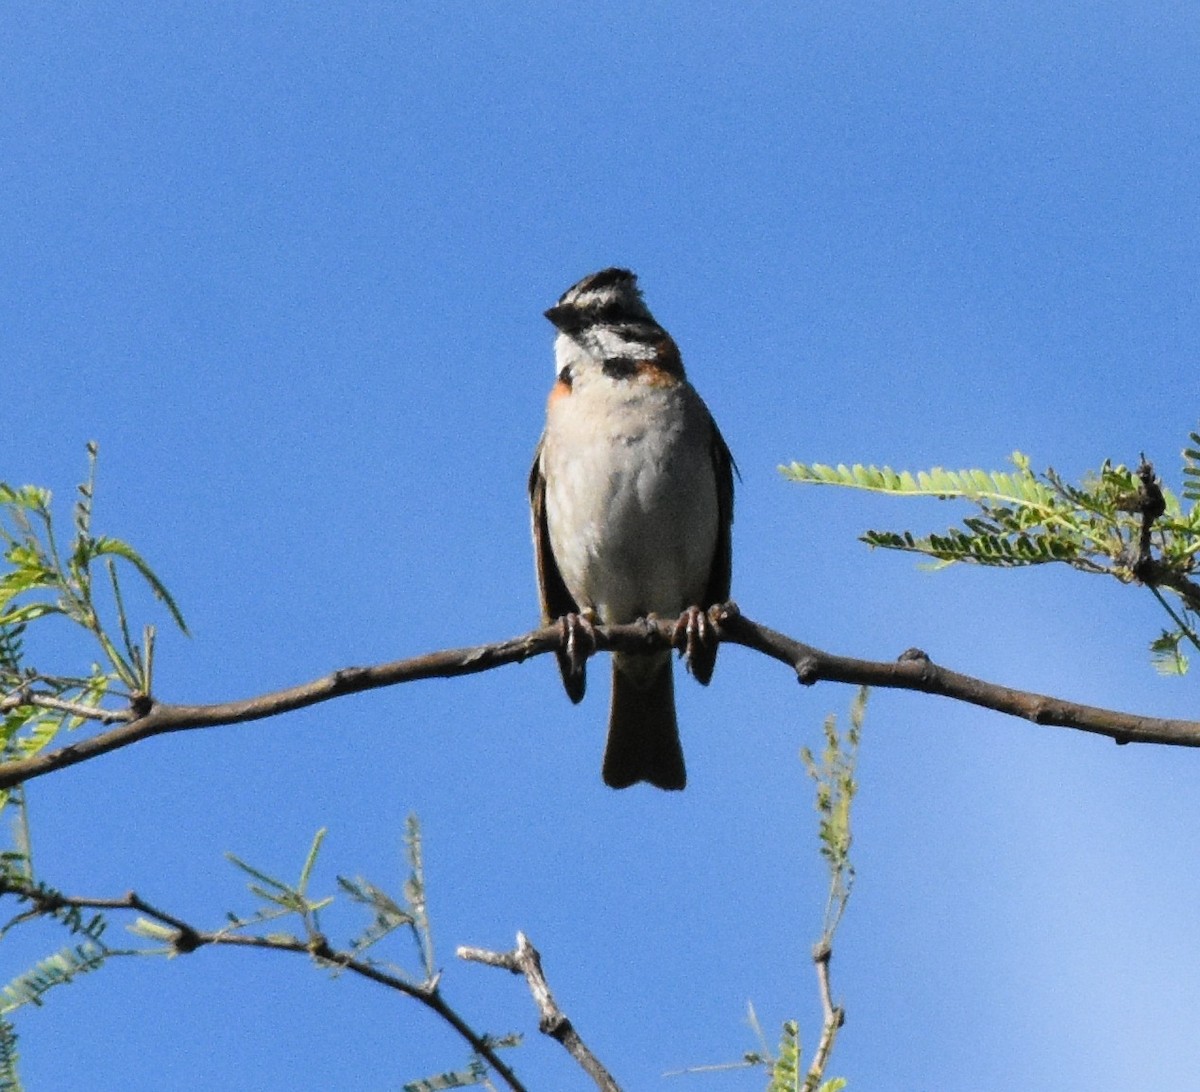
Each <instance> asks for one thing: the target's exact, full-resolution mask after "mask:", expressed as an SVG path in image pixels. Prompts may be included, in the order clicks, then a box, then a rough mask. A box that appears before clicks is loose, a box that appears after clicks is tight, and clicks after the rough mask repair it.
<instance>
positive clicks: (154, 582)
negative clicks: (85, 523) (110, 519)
mask: <svg viewBox="0 0 1200 1092" xmlns="http://www.w3.org/2000/svg"><path fill="white" fill-rule="evenodd" d="M93 551H94V556H95V557H101V556H105V555H113V556H115V557H119V558H122V559H124V560H125V561H128V562H129V563H130V564H131V565H132V566H133V567H134V568H135V569H137V571H138V572H139V573H141V575H142V579H143V580H145V581H146V583H147V584H148V585H149V586H150V590H151V591H152V592H153V593H154V595H155V597H156V598H157V599H158V600H160V601H161V602H162V603H163V604H164V605H165V606H166V608H167V610H168V611H169V612H170V614H171V617H172V619H174V621H175V624H176V625H177V626H178V627H179V629H180V631H181V632H183V633H185V634H186V633H187V632H188V628H187V623H186V622H185V621H184V620H183V615H182V614H181V613H180V611H179V607H178V605H177V604H176V602H175V600H174V599H173V598H172V597H171V593H170V592H169V591H167V588H166V585H165V584H163V582H162V581H161V580H159V578H158V577H157V576H156V575H155V573H154V570H153V569H151V568H150V566H149V565H148V564H147V563H146V561H145V559H143V557H142V555H141V554H139V553H138V552H137V551H136V550H135V549H134V548H133V547H132V546H130V545H129V543H127V542H122V541H121V540H120V539H117V538H107V537H104V538H97V539H95V540H93Z"/></svg>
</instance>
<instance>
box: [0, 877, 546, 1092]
mask: <svg viewBox="0 0 1200 1092" xmlns="http://www.w3.org/2000/svg"><path fill="white" fill-rule="evenodd" d="M3 894H12V895H16V896H17V897H18V898H20V899H21V900H22V901H25V902H29V903H30V904H31V909H30V910H29V911H28V912H27V913H26V914H24V915H21V916H22V917H23V918H24V917H29V916H30V915H33V914H40V915H52V914H55V913H56V912H58V911H59V910H64V909H77V910H132V911H135V912H137V913H139V914H142V915H144V916H145V917H147V918H150V919H152V920H153V921H156V922H158V923H160V924H161V925H165V926H166V927H167V928H168V929H169V930H171V931H172V933H173V935H172V936H170V937H169V939H168V943H169V944H170V946H171V949H172V950H173V951H175V952H176V953H179V954H187V953H190V952H194V951H196V950H197V949H198V948H203V947H206V946H211V947H222V946H223V947H240V948H265V949H268V950H270V951H275V952H293V953H295V954H296V955H307V956H309V957H310V958H312V959H314V960H316V961H317V962H318V963H323V964H326V965H330V966H335V967H341V968H344V969H346V970H348V971H351V972H353V973H354V974H357V975H360V976H361V977H363V978H367V979H370V980H371V981H372V982H377V983H379V984H380V985H381V986H386V987H387V988H388V989H392V990H396V991H397V992H398V993H403V994H405V995H407V996H408V997H411V998H413V999H414V1000H416V1001H419V1002H420V1003H421V1004H422V1005H424V1006H425V1007H426V1008H428V1009H431V1010H432V1011H433V1012H435V1013H436V1014H437V1015H438V1016H440V1017H441V1018H442V1019H443V1020H444V1021H445V1022H446V1023H447V1024H449V1025H450V1026H451V1027H452V1028H453V1029H454V1030H455V1031H456V1032H457V1033H458V1034H459V1035H460V1036H461V1037H462V1038H463V1039H464V1040H466V1042H467V1043H469V1044H470V1047H471V1049H472V1050H473V1051H474V1052H475V1053H476V1054H478V1055H479V1056H480V1057H481V1058H483V1059H484V1060H485V1061H486V1062H487V1063H488V1065H490V1066H491V1067H492V1068H493V1069H494V1070H495V1072H496V1073H497V1075H498V1076H499V1077H500V1078H501V1079H502V1080H503V1081H504V1082H505V1084H507V1085H508V1087H509V1088H510V1089H512V1092H526V1089H525V1086H524V1085H523V1084H522V1083H521V1082H520V1080H518V1078H517V1076H516V1074H515V1073H513V1071H512V1070H511V1069H510V1068H509V1067H508V1066H507V1065H505V1064H504V1062H503V1061H502V1060H501V1059H500V1058H499V1057H498V1056H497V1054H496V1051H495V1049H494V1048H493V1047H492V1046H491V1044H490V1043H489V1042H488V1040H487V1038H486V1037H485V1036H483V1035H480V1034H479V1033H478V1032H476V1031H474V1030H473V1029H472V1028H471V1027H470V1026H469V1025H468V1024H467V1022H466V1021H465V1020H463V1018H462V1017H461V1016H459V1015H458V1013H457V1012H455V1010H454V1009H453V1008H451V1007H450V1005H449V1004H448V1003H447V1002H446V1000H445V999H444V998H443V997H442V995H441V993H440V992H439V991H438V989H437V986H436V984H432V985H430V984H422V983H413V982H409V981H407V980H405V979H403V978H400V977H398V976H397V975H393V974H388V973H387V972H386V971H383V970H380V968H379V967H377V966H375V965H373V964H371V963H368V962H365V961H363V960H360V959H356V958H354V957H353V956H352V955H351V954H350V953H348V952H340V951H337V950H336V949H334V948H333V947H331V946H330V944H329V942H328V941H327V940H326V939H325V937H324V936H322V935H320V934H315V935H313V936H312V937H310V938H309V939H308V940H301V939H300V938H298V937H288V936H281V935H279V934H271V935H269V936H257V935H254V934H249V933H234V932H230V931H229V930H228V929H223V930H218V931H216V932H207V931H205V930H203V929H197V928H196V927H195V926H193V925H189V924H188V923H187V922H185V921H181V920H180V919H179V918H177V917H175V916H174V915H172V914H168V913H167V912H166V911H165V910H160V909H159V908H158V907H156V906H154V905H153V904H152V903H149V902H147V901H146V900H145V899H143V898H142V897H141V896H140V895H139V894H138V893H137V892H136V891H129V892H127V893H126V894H124V895H121V896H119V897H117V898H106V899H101V898H97V899H92V898H82V897H79V896H75V895H64V894H62V893H61V892H59V891H53V890H50V889H48V888H42V887H38V886H36V885H32V884H29V885H27V884H24V883H19V882H16V881H15V880H14V879H13V878H12V877H4V878H3V879H0V895H3Z"/></svg>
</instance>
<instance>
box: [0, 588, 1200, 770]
mask: <svg viewBox="0 0 1200 1092" xmlns="http://www.w3.org/2000/svg"><path fill="white" fill-rule="evenodd" d="M710 613H711V616H712V620H713V621H714V623H715V627H716V631H717V634H718V636H719V638H720V639H721V640H722V641H727V642H730V643H732V644H738V645H743V646H744V647H746V648H750V649H754V650H755V651H756V652H761V653H763V654H764V655H766V656H769V657H771V658H772V659H774V660H778V661H779V662H780V663H783V664H787V665H788V666H789V667H790V668H791V669H792V670H794V671H795V672H796V675H797V677H798V678H799V680H800V682H801V683H803V684H804V685H806V686H809V685H812V684H813V683H817V682H822V681H829V682H841V683H851V684H854V685H856V686H862V685H866V686H876V687H889V688H892V689H898V690H918V691H921V692H923V693H926V694H941V695H942V696H944V697H948V698H954V699H956V700H958V701H965V702H969V703H971V704H972V705H979V706H983V707H984V708H986V709H994V710H996V711H997V712H1001V713H1007V714H1009V715H1010V716H1015V717H1022V718H1024V719H1026V720H1031V721H1033V722H1034V723H1035V724H1044V725H1047V726H1053V727H1061V728H1076V729H1078V730H1080V731H1084V732H1093V733H1096V734H1098V735H1103V736H1108V737H1110V738H1111V739H1114V740H1116V741H1117V742H1118V743H1165V744H1171V745H1173V746H1177V747H1200V721H1194V720H1170V719H1166V718H1163V717H1147V716H1140V715H1137V714H1133V713H1123V712H1117V711H1115V710H1110V709H1102V708H1099V707H1097V706H1092V705H1081V704H1078V703H1076V702H1069V701H1064V700H1063V699H1061V698H1055V697H1051V696H1048V695H1045V694H1036V693H1031V692H1028V691H1024V690H1015V689H1013V688H1011V687H1007V686H1000V685H998V684H996V683H989V682H985V681H984V680H982V679H976V678H973V677H972V676H970V675H961V674H959V673H958V672H955V671H951V670H949V669H948V668H944V667H939V666H938V665H937V664H935V663H934V662H933V661H932V660H930V658H929V657H928V656H927V655H926V654H925V653H924V652H921V651H920V650H917V649H910V650H908V651H907V652H905V653H903V654H901V656H900V658H899V659H898V660H896V661H894V662H889V661H875V660H858V659H854V658H852V657H849V656H837V655H834V654H833V653H829V652H824V651H822V650H821V649H819V648H815V647H813V646H812V645H806V644H803V643H802V642H800V641H796V640H793V639H792V638H791V637H788V636H786V635H785V634H782V633H778V632H776V631H775V630H772V629H768V628H767V627H766V626H761V625H759V624H758V623H756V622H752V621H751V620H750V619H748V618H745V617H743V616H742V615H741V614H740V612H739V611H738V609H737V607H736V606H735V605H734V604H732V603H728V604H725V605H723V606H721V607H714V608H713V609H712V611H711V612H710ZM675 630H676V624H675V620H674V619H670V620H660V621H647V620H645V619H643V620H641V621H638V622H632V623H630V624H628V625H620V626H596V627H595V630H594V636H595V646H596V648H597V650H599V651H613V650H620V651H622V652H650V651H654V650H656V649H663V648H671V647H678V644H679V643H680V642H677V641H676V640H675ZM680 640H682V638H681V639H680ZM562 642H563V633H562V627H560V626H558V625H551V626H546V627H544V628H542V629H537V630H534V631H532V632H531V633H527V634H524V635H523V636H520V637H514V638H512V639H511V640H507V641H500V642H497V643H495V644H489V645H478V646H476V647H474V648H459V649H448V650H445V651H442V652H431V653H428V654H426V655H424V656H416V657H413V658H412V659H407V660H396V661H393V662H392V663H385V664H377V665H375V666H373V667H346V668H342V669H341V670H339V671H335V672H333V673H332V674H330V675H325V676H324V677H322V678H319V679H315V680H313V681H312V682H308V683H304V684H302V685H300V686H294V687H290V688H289V689H286V690H277V691H274V692H271V693H268V694H262V695H259V696H258V697H254V698H247V699H244V700H241V701H231V702H221V703H218V704H215V705H171V704H168V703H166V702H157V701H152V700H147V701H146V702H145V705H146V708H145V710H144V711H143V712H142V714H141V715H140V716H137V717H135V719H133V720H130V721H129V722H128V723H126V724H121V725H120V726H118V727H116V728H112V729H110V730H109V731H106V732H101V733H99V734H98V735H95V736H91V737H90V738H87V739H81V740H79V741H77V742H74V743H70V744H68V745H67V746H65V747H61V748H59V749H58V750H55V751H49V752H45V753H42V754H38V755H34V756H33V757H31V758H24V759H15V760H13V761H10V762H5V763H0V789H8V788H12V786H13V785H16V784H18V783H19V782H22V781H29V780H32V779H33V778H35V777H42V776H44V775H45V774H48V773H53V772H54V771H55V770H60V769H63V768H65V767H67V766H73V765H75V764H76V763H78V762H84V761H86V760H88V759H92V758H96V757H97V756H99V755H102V754H107V753H108V752H109V751H116V750H119V749H120V748H122V747H128V746H129V745H130V744H133V743H137V742H139V741H140V740H143V739H149V738H150V737H151V736H158V735H164V734H166V733H168V732H183V731H190V730H191V729H194V728H215V727H217V726H220V725H224V724H238V723H241V722H243V721H251V720H262V719H263V718H265V717H273V716H277V715H278V714H280V713H286V712H290V711H291V710H293V709H303V708H306V707H308V706H312V705H317V704H319V703H320V702H324V701H329V700H331V699H333V698H338V697H342V696H344V695H347V694H357V693H360V692H362V691H365V690H375V689H378V688H380V687H384V686H395V685H398V684H400V683H407V682H415V681H416V680H418V679H434V678H455V677H457V676H459V675H472V674H476V673H477V672H481V671H490V670H491V669H492V668H495V667H500V666H501V665H503V664H512V663H521V662H523V661H524V660H527V659H529V658H530V657H533V656H540V655H542V654H543V653H546V652H552V651H556V650H558V649H560V648H561V647H562Z"/></svg>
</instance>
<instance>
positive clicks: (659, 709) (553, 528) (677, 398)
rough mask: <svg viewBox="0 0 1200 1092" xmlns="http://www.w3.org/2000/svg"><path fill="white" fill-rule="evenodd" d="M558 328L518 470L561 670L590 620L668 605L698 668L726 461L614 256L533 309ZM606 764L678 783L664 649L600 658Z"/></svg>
mask: <svg viewBox="0 0 1200 1092" xmlns="http://www.w3.org/2000/svg"><path fill="white" fill-rule="evenodd" d="M546 317H547V318H548V319H549V320H550V321H551V322H552V323H553V324H554V326H555V328H556V329H557V331H558V336H557V337H556V338H555V342H554V356H555V373H556V379H555V382H554V386H553V388H552V389H551V391H550V399H549V402H548V404H547V408H546V428H545V431H544V432H543V433H542V438H541V441H540V442H539V443H538V448H537V454H536V456H535V457H534V462H533V470H532V472H531V474H530V477H529V496H530V503H531V505H532V508H533V540H534V547H535V553H536V559H537V575H538V587H539V591H540V595H541V605H542V615H543V619H544V620H545V621H546V622H547V623H549V622H550V621H552V620H554V619H560V620H561V625H562V626H563V632H564V647H563V649H562V650H560V651H559V653H558V664H559V670H560V671H561V673H562V678H563V685H564V686H565V687H566V691H567V695H568V696H569V697H570V699H571V700H572V701H573V702H578V701H580V700H582V698H583V694H584V687H585V684H586V673H585V670H586V660H587V653H588V652H589V651H591V643H590V640H589V637H590V632H591V627H592V626H593V625H594V624H595V623H596V622H600V623H604V624H617V623H622V622H633V621H635V620H637V619H638V618H643V617H650V616H653V617H656V618H672V617H676V616H678V617H679V622H678V623H677V628H676V637H677V639H680V640H682V639H683V638H684V637H685V636H686V646H687V656H688V665H689V667H690V669H691V671H692V674H693V675H695V677H696V678H697V679H698V680H699V681H700V682H701V683H704V684H707V683H708V681H709V679H710V678H711V677H712V671H713V666H714V664H715V662H716V655H717V639H716V635H715V633H714V632H713V628H712V624H711V622H710V620H709V618H708V616H707V614H706V613H705V612H706V610H707V608H709V607H711V606H713V605H714V604H717V603H723V602H725V600H727V599H728V598H729V583H730V568H731V550H730V525H731V524H732V522H733V475H734V473H735V467H734V463H733V457H732V456H731V455H730V453H729V448H728V447H727V446H726V444H725V441H724V439H723V438H722V437H721V433H720V432H719V431H718V429H717V426H716V423H715V422H714V421H713V418H712V414H710V413H709V411H708V407H707V406H705V404H704V402H703V401H702V400H701V398H700V396H699V395H698V394H697V393H696V391H695V390H694V389H693V388H692V385H691V384H690V383H689V382H688V381H687V377H686V376H685V374H684V370H683V361H682V360H681V359H680V356H679V349H678V348H677V347H676V345H675V342H674V341H673V340H672V338H671V335H670V334H668V333H667V331H666V330H664V329H663V328H662V327H661V326H660V325H659V324H658V322H656V321H655V319H654V316H653V315H652V314H651V313H650V310H649V308H647V307H646V304H645V302H644V301H643V299H642V293H641V291H640V290H639V288H638V284H637V277H635V276H634V274H633V273H631V272H630V271H629V270H627V269H602V270H601V271H600V272H599V273H593V274H592V275H591V276H588V277H584V279H583V280H581V281H580V282H579V283H578V284H576V285H573V286H572V287H571V288H569V289H567V291H566V292H565V293H564V294H563V295H562V297H561V298H560V299H559V301H558V302H557V303H556V304H555V305H554V306H553V307H551V308H550V309H549V310H548V311H547V312H546ZM603 773H604V780H605V782H606V783H607V784H608V785H611V786H612V787H613V788H618V789H620V788H625V787H626V786H628V785H632V784H634V783H635V782H638V781H648V782H650V783H651V784H652V785H657V786H658V787H659V788H662V789H682V788H683V787H684V785H685V784H686V780H687V777H686V773H685V770H684V763H683V750H682V748H681V747H680V743H679V729H678V725H677V722H676V719H675V691H674V683H673V680H672V671H671V653H670V652H669V651H660V652H654V653H648V654H640V653H629V652H619V653H614V655H613V658H612V704H611V709H610V714H609V726H608V743H607V745H606V747H605V751H604V767H603Z"/></svg>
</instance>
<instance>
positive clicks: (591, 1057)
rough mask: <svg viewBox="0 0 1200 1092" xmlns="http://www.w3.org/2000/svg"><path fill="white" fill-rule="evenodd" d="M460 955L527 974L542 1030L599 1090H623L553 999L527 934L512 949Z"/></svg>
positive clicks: (462, 951) (464, 950)
mask: <svg viewBox="0 0 1200 1092" xmlns="http://www.w3.org/2000/svg"><path fill="white" fill-rule="evenodd" d="M457 955H458V958H459V959H466V960H470V961H471V962H474V963H484V964H486V965H487V966H489V967H501V968H503V969H504V970H506V971H511V972H512V973H513V974H522V975H524V976H525V981H526V982H528V983H529V992H530V993H531V994H533V1000H534V1003H535V1004H536V1005H537V1007H538V1012H539V1013H540V1014H541V1019H540V1020H539V1021H538V1027H539V1029H540V1030H541V1031H542V1032H543V1033H544V1034H546V1035H549V1036H550V1038H551V1039H554V1040H556V1041H557V1042H559V1043H561V1044H562V1045H563V1047H564V1048H565V1049H566V1051H567V1053H569V1054H570V1055H571V1057H572V1058H574V1059H575V1060H576V1061H577V1062H578V1063H579V1064H580V1065H581V1066H582V1067H583V1070H584V1072H585V1073H587V1075H588V1076H589V1077H591V1078H592V1080H593V1081H595V1082H596V1087H597V1088H599V1089H600V1092H621V1088H620V1086H619V1085H618V1084H617V1082H616V1081H615V1080H614V1079H613V1076H612V1074H611V1073H609V1071H608V1070H607V1069H605V1068H604V1064H603V1063H602V1062H601V1061H600V1059H599V1058H597V1057H596V1055H595V1054H593V1053H592V1052H591V1050H590V1049H588V1046H587V1044H586V1043H585V1042H584V1041H583V1040H582V1039H581V1038H580V1036H579V1032H577V1031H576V1030H575V1025H574V1024H572V1023H571V1021H570V1018H569V1017H568V1016H567V1014H566V1013H565V1012H563V1011H562V1009H560V1008H559V1007H558V1002H556V1001H555V1000H554V995H553V994H552V993H551V992H550V984H549V983H548V982H547V981H546V976H545V974H544V973H543V972H542V957H541V956H540V955H539V954H538V950H537V949H536V948H535V947H534V946H533V945H532V944H530V943H529V939H528V937H526V936H525V934H524V933H518V934H517V946H516V948H514V949H513V950H512V951H511V952H493V951H489V950H488V949H486V948H467V947H461V948H459V949H458V951H457Z"/></svg>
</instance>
